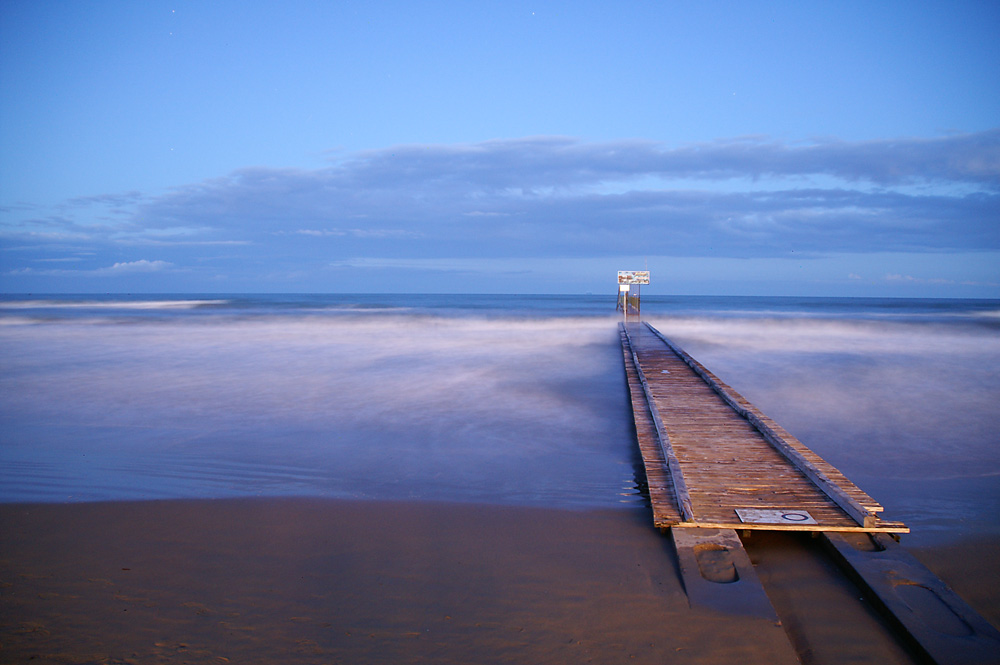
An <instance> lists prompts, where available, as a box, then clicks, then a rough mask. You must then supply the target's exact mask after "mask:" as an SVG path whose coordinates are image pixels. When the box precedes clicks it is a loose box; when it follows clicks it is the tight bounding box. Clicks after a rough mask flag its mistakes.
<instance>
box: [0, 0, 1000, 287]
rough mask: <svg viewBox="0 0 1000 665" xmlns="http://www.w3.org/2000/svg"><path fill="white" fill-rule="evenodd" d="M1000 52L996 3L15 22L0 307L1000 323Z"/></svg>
mask: <svg viewBox="0 0 1000 665" xmlns="http://www.w3.org/2000/svg"><path fill="white" fill-rule="evenodd" d="M620 5H627V6H620ZM997 34H1000V5H998V4H997V3H995V2H949V3H940V2H938V3H922V2H912V1H910V2H880V3H869V2H838V3H828V2H815V3H812V2H731V3H730V2H705V3H679V2H645V3H643V2H636V3H611V2H579V1H578V2H538V3H536V2H495V3H493V2H475V3H473V2H438V3H435V2H430V3H409V2H406V3H404V2H399V3H396V2H382V3H373V2H294V1H292V2H281V3H277V2H275V3H264V2H253V3H246V2H225V1H219V2H212V3H195V2H155V1H153V2H142V3H134V2H45V1H39V0H30V1H20V0H5V1H4V2H3V3H2V4H0V290H2V291H4V292H116V291H130V292H135V291H139V292H142V291H145V292H227V291H261V292H265V291H267V292H274V291H277V292H281V291H316V292H327V291H330V292H351V291H391V292H406V291H418V292H419V291H435V292H449V291H462V292H510V293H518V292H542V293H544V292H566V293H574V292H579V293H583V292H591V291H593V292H603V291H610V292H613V291H614V288H615V282H614V279H615V277H614V273H615V271H617V270H619V269H641V268H644V267H648V268H649V269H650V270H651V271H652V274H653V283H652V284H651V285H650V287H648V292H653V293H687V294H701V293H708V294H778V295H784V294H788V295H851V296H864V295H871V296H883V295H897V296H916V297H919V296H947V297H1000V229H998V227H1000V75H998V74H997V72H998V71H1000V40H998V39H997V38H996V35H997Z"/></svg>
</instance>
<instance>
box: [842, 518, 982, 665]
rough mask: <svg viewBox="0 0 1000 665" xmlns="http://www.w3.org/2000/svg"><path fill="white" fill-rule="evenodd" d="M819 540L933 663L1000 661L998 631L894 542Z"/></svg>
mask: <svg viewBox="0 0 1000 665" xmlns="http://www.w3.org/2000/svg"><path fill="white" fill-rule="evenodd" d="M823 539H824V544H825V545H826V546H827V548H828V549H829V550H830V551H831V553H832V554H833V555H834V558H835V559H837V561H838V562H839V563H840V564H841V565H842V566H843V567H844V569H845V570H846V571H847V572H848V574H850V575H851V576H852V577H854V578H855V580H856V581H857V582H858V583H859V584H860V585H861V587H862V588H863V589H865V590H867V592H868V594H869V596H870V597H871V599H872V600H873V601H874V602H875V603H876V605H877V606H880V607H881V608H882V610H883V611H884V612H885V613H886V615H887V617H888V618H889V619H890V620H891V621H892V622H893V623H894V624H896V627H897V628H899V629H900V630H902V631H903V633H904V634H905V635H907V636H908V637H909V638H910V640H911V641H912V642H913V643H914V644H915V645H916V646H917V647H918V648H919V649H920V650H921V651H923V652H924V654H925V655H927V656H928V657H929V658H930V659H932V660H933V661H934V662H935V663H938V665H987V664H988V663H992V664H994V665H995V664H996V663H1000V631H997V629H996V628H994V627H993V626H992V625H991V624H990V623H989V622H988V621H986V619H984V618H983V617H982V616H980V615H979V614H978V613H977V612H976V611H975V610H973V609H972V608H971V607H969V605H968V603H966V602H965V601H964V600H962V599H961V598H960V597H959V596H958V594H956V593H955V592H954V591H952V590H951V588H950V587H948V585H947V584H945V583H944V582H943V581H942V580H941V579H940V578H938V577H937V576H936V575H934V573H932V572H931V571H929V570H928V569H927V568H926V567H925V566H924V565H923V564H922V563H920V562H919V561H917V560H916V559H915V558H914V557H913V555H912V554H910V553H909V552H907V551H906V550H905V549H903V548H902V547H901V546H900V545H899V544H898V543H897V542H896V541H895V540H893V539H892V538H890V537H888V536H884V535H872V536H868V535H866V534H858V535H857V536H854V537H853V538H852V537H847V536H844V535H841V534H833V533H830V534H824V535H823Z"/></svg>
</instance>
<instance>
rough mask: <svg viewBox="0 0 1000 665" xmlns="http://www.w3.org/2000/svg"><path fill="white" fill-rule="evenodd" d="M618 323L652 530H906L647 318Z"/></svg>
mask: <svg viewBox="0 0 1000 665" xmlns="http://www.w3.org/2000/svg"><path fill="white" fill-rule="evenodd" d="M620 330H621V336H622V349H623V352H624V357H625V368H626V372H627V375H628V381H629V389H630V392H631V397H632V410H633V413H634V415H635V423H636V433H637V435H638V439H639V447H640V449H641V451H642V455H643V459H644V460H645V465H646V475H647V479H648V482H649V495H650V500H651V502H652V505H653V520H654V523H655V524H656V525H657V526H658V527H661V528H666V527H701V528H715V529H720V528H721V529H741V530H747V529H768V530H792V531H864V532H868V533H876V532H882V533H907V532H908V531H909V529H908V528H907V527H906V526H905V525H904V524H902V523H900V522H890V521H886V520H883V519H881V518H880V516H879V513H881V512H882V506H880V505H879V504H878V503H877V502H876V501H875V500H874V499H872V498H871V497H870V496H868V495H867V494H865V492H863V491H862V490H861V489H859V488H858V487H857V486H855V485H854V484H853V483H852V482H851V481H850V480H848V479H847V478H846V477H845V476H844V475H843V474H842V473H840V471H838V470H837V469H836V468H834V467H833V466H832V465H831V464H829V463H828V462H826V461H825V460H823V459H822V458H821V457H819V455H816V454H815V453H814V452H812V451H811V450H809V448H807V447H806V446H804V445H803V444H802V443H801V442H800V441H799V440H798V439H796V438H795V437H793V436H792V435H791V434H789V433H788V432H786V431H785V430H784V429H783V428H782V427H781V426H779V425H778V424H777V423H775V422H774V421H772V420H771V419H770V418H768V417H767V416H765V415H764V414H763V413H761V412H760V411H759V410H758V409H757V408H756V407H754V406H753V405H752V404H750V402H748V401H747V400H745V399H744V398H743V397H741V396H740V395H739V394H738V393H736V391H734V390H733V389H732V388H730V387H729V386H727V385H726V384H725V383H723V382H722V381H720V380H719V379H718V378H717V377H716V376H715V375H714V374H712V373H711V372H709V371H708V370H707V369H705V368H704V367H702V365H701V364H700V363H698V361H696V360H695V359H693V358H691V357H690V356H689V355H687V354H686V353H684V351H682V350H681V349H679V348H677V347H676V346H674V345H673V344H672V343H671V342H669V341H668V340H667V339H666V338H665V337H663V336H662V335H661V334H660V333H659V331H657V330H656V329H655V328H653V327H652V326H650V325H649V324H648V323H629V324H627V325H626V324H622V325H621V329H620Z"/></svg>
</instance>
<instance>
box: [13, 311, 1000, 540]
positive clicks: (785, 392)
mask: <svg viewBox="0 0 1000 665" xmlns="http://www.w3.org/2000/svg"><path fill="white" fill-rule="evenodd" d="M643 306H644V315H645V316H646V318H647V319H648V320H650V321H651V322H652V323H653V324H654V325H655V326H657V327H658V328H659V329H660V330H661V331H662V332H664V333H665V334H666V335H668V336H670V337H672V338H673V339H674V340H675V341H677V342H678V343H680V344H681V345H682V346H683V347H684V348H685V349H686V350H688V351H689V352H690V353H692V355H694V356H695V357H696V358H698V359H699V360H700V361H701V362H703V363H704V364H705V365H706V366H708V367H709V368H710V369H711V370H712V371H714V372H715V373H716V374H718V375H719V376H720V377H721V378H722V379H723V380H725V381H727V382H728V383H730V384H731V385H732V386H733V387H734V388H736V389H737V390H738V391H740V392H742V393H743V394H745V395H746V396H747V397H748V398H749V399H750V400H751V401H753V402H754V403H755V404H757V406H759V407H760V408H761V409H762V410H763V411H764V412H765V413H767V414H768V415H770V416H772V417H773V418H774V419H775V420H777V421H778V422H779V423H781V424H782V425H783V426H784V427H786V428H787V429H789V430H790V431H791V432H792V433H793V434H795V435H796V436H798V437H799V438H800V439H802V440H803V442H805V443H806V444H807V445H809V446H810V447H812V448H813V449H814V450H816V451H817V452H818V453H819V454H821V455H822V456H824V457H825V458H827V459H828V460H829V461H831V462H832V463H834V464H835V465H836V466H838V467H839V468H840V469H841V470H842V471H844V472H845V473H846V474H847V475H848V476H849V477H850V478H852V480H854V481H855V482H856V483H857V484H859V485H860V486H861V487H862V488H864V489H865V490H867V491H868V492H869V493H870V494H872V495H873V496H875V498H876V499H877V500H879V501H881V502H882V503H883V504H884V505H885V506H886V509H887V513H886V516H887V517H888V518H890V519H902V520H904V521H906V522H907V523H908V524H910V526H911V527H913V528H914V530H915V531H918V532H919V533H921V534H922V535H921V538H933V537H938V536H943V537H951V536H956V537H957V536H958V535H966V534H967V532H972V531H981V530H983V529H987V530H990V529H992V530H994V531H997V532H1000V519H998V518H997V517H996V515H998V514H1000V510H998V508H1000V454H998V452H997V449H996V444H997V438H998V437H997V432H998V431H1000V415H998V413H1000V411H998V409H996V408H995V404H998V403H1000V374H998V372H997V371H996V369H995V368H996V367H1000V335H998V332H1000V317H998V315H997V313H998V312H1000V303H998V302H996V301H947V300H933V301H931V300H927V301H911V300H863V299H792V298H656V297H646V298H644V301H643ZM613 307H614V306H613V297H599V296H434V295H425V296H403V295H401V296H301V295H282V296H246V295H238V296H233V295H224V294H223V295H212V296H191V295H183V294H182V295H175V296H148V295H147V296H133V297H121V296H102V297H97V296H62V297H56V296H46V297H37V296H33V297H20V298H13V297H7V298H6V299H5V300H3V301H2V302H0V367H2V370H3V371H2V375H0V394H2V395H3V399H2V402H0V423H2V424H0V434H2V438H0V441H2V443H0V465H2V467H3V468H4V470H5V471H4V473H3V474H2V476H0V501H6V502H12V501H13V502H23V501H67V500H69V501H85V500H105V499H146V498H169V497H178V498H185V497H224V496H248V495H308V496H328V497H349V498H361V499H368V498H371V499H376V498H377V499H410V498H417V499H427V500H445V501H468V502H488V503H516V504H528V505H542V506H551V507H583V506H588V507H595V506H596V507H601V506H606V507H612V506H618V505H622V504H623V503H624V504H625V505H636V504H637V503H640V502H641V501H642V498H641V496H640V494H639V492H638V489H637V484H636V473H635V471H636V470H635V464H636V451H635V446H634V443H633V432H632V426H631V422H630V418H631V414H630V409H629V405H628V400H627V397H626V387H625V381H624V376H623V370H622V359H621V351H620V348H619V345H618V336H617V327H616V322H617V319H616V318H615V317H614V312H613Z"/></svg>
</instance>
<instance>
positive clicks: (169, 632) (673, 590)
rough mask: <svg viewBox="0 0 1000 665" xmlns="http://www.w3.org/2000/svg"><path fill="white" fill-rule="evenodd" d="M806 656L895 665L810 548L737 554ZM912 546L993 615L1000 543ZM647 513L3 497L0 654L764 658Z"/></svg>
mask: <svg viewBox="0 0 1000 665" xmlns="http://www.w3.org/2000/svg"><path fill="white" fill-rule="evenodd" d="M747 545H748V549H749V551H750V553H751V556H752V558H753V559H754V560H755V563H756V564H757V566H758V571H759V573H760V574H761V577H762V579H763V580H764V582H765V585H766V586H767V589H768V593H769V595H770V596H771V598H772V602H773V603H774V604H775V605H776V607H777V608H778V611H779V614H781V616H782V620H783V624H784V626H785V629H786V630H787V631H788V633H789V634H790V636H791V638H792V641H793V643H794V644H795V647H796V648H797V650H798V652H799V655H800V657H801V658H802V660H803V662H806V663H845V662H851V663H908V662H911V657H910V655H909V654H908V653H907V651H905V649H904V648H902V647H901V646H899V644H898V642H897V641H896V639H895V638H894V637H893V636H892V634H891V633H890V632H889V631H888V629H887V628H886V627H885V624H884V622H883V621H882V620H881V618H880V617H879V616H878V615H877V614H876V613H875V612H874V611H873V610H872V609H871V608H870V607H869V606H868V605H867V604H866V603H864V602H862V601H860V600H859V598H858V592H857V589H855V588H854V587H853V586H852V585H850V584H849V583H847V582H845V581H844V580H843V578H842V577H841V576H839V574H838V572H837V571H836V569H835V568H834V567H833V566H832V565H831V564H830V563H829V562H828V561H827V560H826V559H825V558H824V557H823V556H821V554H820V553H819V552H818V550H817V547H816V541H814V540H811V539H809V538H808V537H805V538H798V537H784V536H777V535H767V534H755V535H754V536H753V537H752V538H751V539H750V541H748V543H747ZM977 547H978V549H976V550H975V551H974V552H973V551H972V550H970V549H969V548H957V547H956V548H953V549H952V550H947V551H945V550H925V551H920V552H917V554H918V555H919V556H921V557H922V558H923V559H924V560H925V561H927V562H928V563H929V564H931V565H932V567H934V568H935V570H936V571H937V572H938V573H939V574H941V575H942V576H944V577H945V579H946V580H947V581H949V583H951V584H952V586H954V587H955V588H956V590H958V591H959V592H960V593H963V594H965V597H966V599H967V600H969V601H970V602H972V603H973V604H974V605H975V606H976V607H977V609H979V611H980V612H982V613H983V614H984V615H985V616H986V617H987V618H988V619H990V620H992V621H993V622H994V623H996V622H997V619H998V617H1000V607H998V605H1000V603H998V602H997V597H998V594H997V591H996V589H997V588H998V586H1000V585H998V579H997V577H998V574H997V571H996V570H995V566H994V565H991V564H993V563H994V562H995V561H997V560H998V559H997V555H998V554H1000V548H998V546H997V543H996V542H990V543H979V544H978V546H977ZM769 632H771V631H767V630H762V629H761V626H760V624H759V623H757V622H756V621H755V620H751V619H748V618H746V617H739V616H731V615H728V614H726V613H723V612H718V611H709V610H705V609H691V608H690V607H689V606H688V602H687V598H686V596H685V594H684V592H683V587H682V585H681V583H680V578H679V575H678V571H677V564H676V560H675V558H674V556H673V553H672V550H671V548H670V546H669V541H668V539H667V538H665V537H664V536H662V535H661V534H659V532H657V531H655V530H654V529H652V527H651V526H650V521H649V516H648V513H646V512H645V511H643V510H641V509H622V510H605V511H560V510H544V509H533V508H511V507H500V506H480V505H464V504H430V503H389V502H350V501H332V500H312V499H245V500H218V501H162V502H160V501H157V502H136V503H99V504H68V505H27V504H7V505H2V506H0V644H2V646H0V661H2V662H4V663H21V662H29V661H30V662H33V663H40V662H42V663H166V662H185V663H225V662H231V663H274V662H288V663H340V662H342V663H425V662H426V663H432V662H433V663H497V662H514V663H619V662H620V663H626V662H627V663H727V664H729V665H731V664H733V663H768V662H769V661H770V660H771V655H772V654H773V653H774V652H775V651H774V650H775V649H778V648H780V646H781V645H777V644H775V643H774V642H773V639H772V638H771V637H768V636H767V635H768V633H769Z"/></svg>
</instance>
